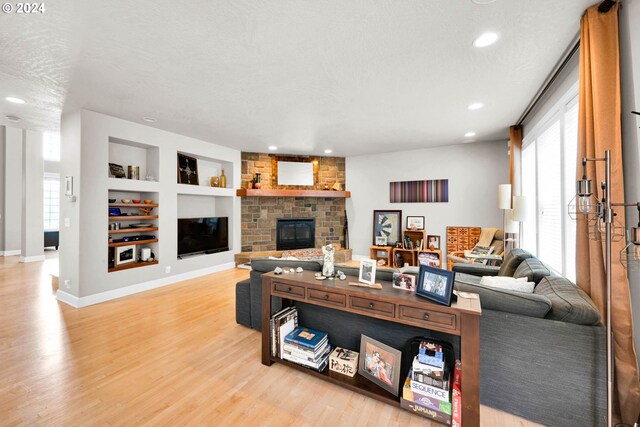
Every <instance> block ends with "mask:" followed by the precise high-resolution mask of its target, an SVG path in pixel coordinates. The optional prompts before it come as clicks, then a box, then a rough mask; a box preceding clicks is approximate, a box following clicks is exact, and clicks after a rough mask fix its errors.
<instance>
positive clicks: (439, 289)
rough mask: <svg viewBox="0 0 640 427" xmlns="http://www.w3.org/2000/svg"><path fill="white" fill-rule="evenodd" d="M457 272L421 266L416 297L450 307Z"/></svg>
mask: <svg viewBox="0 0 640 427" xmlns="http://www.w3.org/2000/svg"><path fill="white" fill-rule="evenodd" d="M455 274H456V273H455V272H453V271H449V270H443V269H442V268H437V267H432V266H428V265H426V264H420V273H419V274H418V284H417V286H416V295H419V296H421V297H424V298H427V299H430V300H431V301H434V302H437V303H439V304H442V305H446V306H447V307H449V306H450V305H451V294H452V293H453V282H454V280H455Z"/></svg>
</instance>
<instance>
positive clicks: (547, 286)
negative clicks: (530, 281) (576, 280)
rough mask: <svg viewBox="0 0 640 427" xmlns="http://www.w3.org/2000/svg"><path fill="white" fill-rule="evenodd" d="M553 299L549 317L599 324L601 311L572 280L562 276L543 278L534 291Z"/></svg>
mask: <svg viewBox="0 0 640 427" xmlns="http://www.w3.org/2000/svg"><path fill="white" fill-rule="evenodd" d="M534 293H535V294H536V295H544V296H546V297H547V298H549V300H550V301H551V310H550V311H549V313H548V314H547V316H546V318H547V319H553V320H561V321H563V322H569V323H576V324H578V325H597V324H599V323H600V313H599V312H598V309H597V308H596V306H595V304H594V303H593V301H591V298H589V296H588V295H587V294H586V293H585V292H584V291H583V290H582V289H580V288H579V287H578V286H576V285H575V284H573V283H572V282H571V281H570V280H568V279H566V278H564V277H560V276H547V277H545V278H543V279H542V280H541V281H540V283H539V284H538V286H536V289H535V291H534Z"/></svg>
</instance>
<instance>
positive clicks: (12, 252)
mask: <svg viewBox="0 0 640 427" xmlns="http://www.w3.org/2000/svg"><path fill="white" fill-rule="evenodd" d="M21 253H22V251H21V250H20V249H16V250H13V251H1V252H0V255H1V256H16V255H20V254H21Z"/></svg>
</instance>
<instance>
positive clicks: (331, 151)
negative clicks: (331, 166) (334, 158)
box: [324, 148, 333, 154]
mask: <svg viewBox="0 0 640 427" xmlns="http://www.w3.org/2000/svg"><path fill="white" fill-rule="evenodd" d="M331 153H333V150H332V149H330V148H327V149H326V150H324V154H331Z"/></svg>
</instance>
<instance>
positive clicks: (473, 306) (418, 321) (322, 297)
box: [262, 271, 481, 427]
mask: <svg viewBox="0 0 640 427" xmlns="http://www.w3.org/2000/svg"><path fill="white" fill-rule="evenodd" d="M262 277H263V282H262V325H263V330H262V363H263V364H264V365H267V366H270V365H271V364H273V363H280V364H283V365H285V366H288V367H291V368H293V369H297V370H299V371H301V372H306V373H307V374H309V375H312V376H314V377H317V378H320V379H323V380H325V381H329V382H331V383H333V384H336V385H339V386H342V387H345V388H347V389H349V390H351V391H355V392H358V393H361V394H363V395H366V396H368V397H371V398H373V399H376V400H379V401H381V402H384V403H387V404H390V405H393V406H396V407H399V406H400V398H399V397H398V396H395V395H393V394H392V393H389V392H388V391H386V390H384V389H382V388H381V387H378V386H377V385H376V384H374V383H372V382H370V381H369V380H367V379H366V378H364V377H362V376H360V375H359V374H358V375H356V376H355V377H352V378H351V377H347V376H344V375H340V374H337V373H334V372H331V371H330V370H329V369H328V368H327V369H325V370H324V371H323V372H317V371H314V370H312V369H308V368H305V367H303V366H300V365H297V364H295V363H292V362H289V361H286V360H282V359H280V358H277V357H274V356H272V355H271V344H270V342H271V340H270V329H269V319H270V317H271V314H272V309H271V299H272V298H271V297H272V296H274V297H281V298H283V299H285V300H290V301H300V302H304V303H307V304H313V305H318V306H322V307H326V308H328V309H334V310H341V311H345V312H350V313H355V314H359V315H363V316H367V317H373V318H377V319H383V320H387V321H391V322H395V323H400V324H403V325H407V326H413V327H416V326H417V327H419V328H422V329H425V330H429V331H438V332H444V333H447V334H451V335H458V336H459V337H460V355H461V360H462V384H461V385H462V396H463V399H462V402H463V405H462V421H463V425H464V427H475V426H479V425H480V357H479V355H480V339H479V334H480V313H481V309H480V302H479V300H462V299H461V300H460V301H459V302H454V303H453V304H452V305H451V307H445V306H440V305H437V304H433V303H430V302H429V301H427V300H425V299H422V298H420V297H416V296H415V294H412V293H408V292H406V291H402V290H397V289H393V287H392V284H391V283H390V282H384V281H383V282H382V285H383V289H381V290H376V289H369V288H360V287H353V286H348V284H347V282H343V281H338V280H335V281H328V280H325V281H322V282H321V281H318V280H316V279H315V278H314V273H313V272H307V271H305V272H303V273H296V274H287V275H275V274H274V273H267V274H264V275H263V276H262ZM303 326H307V327H310V328H313V327H314V325H303ZM345 327H348V325H345ZM329 340H330V341H331V337H329ZM400 383H401V386H402V383H404V381H403V380H402V379H401V381H400Z"/></svg>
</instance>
